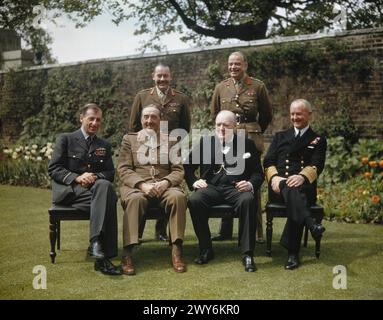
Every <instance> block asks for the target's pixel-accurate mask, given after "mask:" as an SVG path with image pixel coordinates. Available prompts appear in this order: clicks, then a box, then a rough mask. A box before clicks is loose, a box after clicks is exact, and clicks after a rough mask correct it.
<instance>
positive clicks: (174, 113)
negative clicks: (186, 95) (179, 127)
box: [166, 103, 181, 120]
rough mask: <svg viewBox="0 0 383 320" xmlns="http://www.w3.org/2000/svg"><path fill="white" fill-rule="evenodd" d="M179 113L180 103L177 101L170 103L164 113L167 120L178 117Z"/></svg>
mask: <svg viewBox="0 0 383 320" xmlns="http://www.w3.org/2000/svg"><path fill="white" fill-rule="evenodd" d="M180 113H181V105H180V104H179V103H170V104H169V106H168V108H167V110H166V115H167V118H168V120H174V119H179V117H180Z"/></svg>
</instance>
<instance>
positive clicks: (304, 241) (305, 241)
mask: <svg viewBox="0 0 383 320" xmlns="http://www.w3.org/2000/svg"><path fill="white" fill-rule="evenodd" d="M308 237H309V229H308V228H307V227H306V226H305V237H304V240H303V246H304V247H305V248H307V240H308Z"/></svg>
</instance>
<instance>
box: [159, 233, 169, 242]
mask: <svg viewBox="0 0 383 320" xmlns="http://www.w3.org/2000/svg"><path fill="white" fill-rule="evenodd" d="M156 240H159V241H164V242H165V241H168V236H167V234H166V233H156Z"/></svg>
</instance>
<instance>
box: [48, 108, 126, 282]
mask: <svg viewBox="0 0 383 320" xmlns="http://www.w3.org/2000/svg"><path fill="white" fill-rule="evenodd" d="M101 121H102V111H101V109H100V108H99V107H98V106H97V105H96V104H94V103H90V104H87V105H85V106H84V107H82V109H81V111H80V122H81V128H80V129H78V130H76V131H74V132H72V133H64V134H61V135H60V136H59V137H58V138H57V141H56V144H55V149H54V151H53V155H52V159H51V161H50V163H49V168H48V172H49V176H50V177H51V178H52V197H53V203H54V204H58V205H69V206H72V207H75V208H77V209H80V210H83V211H89V212H90V228H89V229H90V230H89V231H90V234H89V239H90V246H89V248H88V252H89V255H90V256H91V257H93V258H95V259H96V262H95V265H94V268H95V270H96V271H101V272H102V273H104V274H109V275H119V274H122V273H121V270H120V269H119V268H118V267H115V266H114V265H113V264H112V263H111V261H110V260H109V259H108V258H110V257H114V256H116V255H117V211H116V202H117V196H116V193H115V192H114V189H113V185H112V182H113V180H114V165H113V161H112V151H111V145H110V144H109V142H107V141H105V140H103V139H101V138H99V137H97V136H96V133H97V131H98V129H99V128H100V126H101Z"/></svg>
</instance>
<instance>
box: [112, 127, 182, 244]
mask: <svg viewBox="0 0 383 320" xmlns="http://www.w3.org/2000/svg"><path fill="white" fill-rule="evenodd" d="M137 137H138V134H137V133H130V134H126V135H125V136H124V137H123V139H122V143H121V148H120V155H119V159H118V165H117V172H118V175H119V178H120V184H121V186H120V193H121V202H122V206H123V208H124V218H123V243H124V246H127V245H130V244H137V243H138V228H139V221H140V220H141V219H142V216H143V215H144V214H145V211H146V209H147V208H148V206H149V198H148V197H147V196H146V195H145V194H143V193H142V192H141V190H140V189H138V188H137V184H138V183H140V182H146V183H154V182H158V181H161V180H167V181H169V183H170V187H169V188H168V189H167V190H166V191H165V192H164V193H163V194H162V196H161V197H160V199H158V200H159V205H160V206H161V207H164V208H165V209H166V211H167V213H168V214H169V227H170V237H171V240H172V241H173V242H174V241H175V240H177V239H181V240H182V239H183V237H184V233H185V225H186V208H187V203H186V196H185V194H184V192H183V190H182V188H181V186H180V184H181V183H182V181H183V178H184V170H183V166H182V164H172V163H171V162H170V160H169V153H170V149H171V147H172V145H173V144H171V143H169V142H168V136H167V135H164V134H161V136H160V137H159V138H158V139H157V143H156V145H154V146H152V145H151V144H150V143H149V142H148V141H137ZM142 160H148V161H150V162H152V163H146V164H143V163H142ZM164 162H168V164H164Z"/></svg>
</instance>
